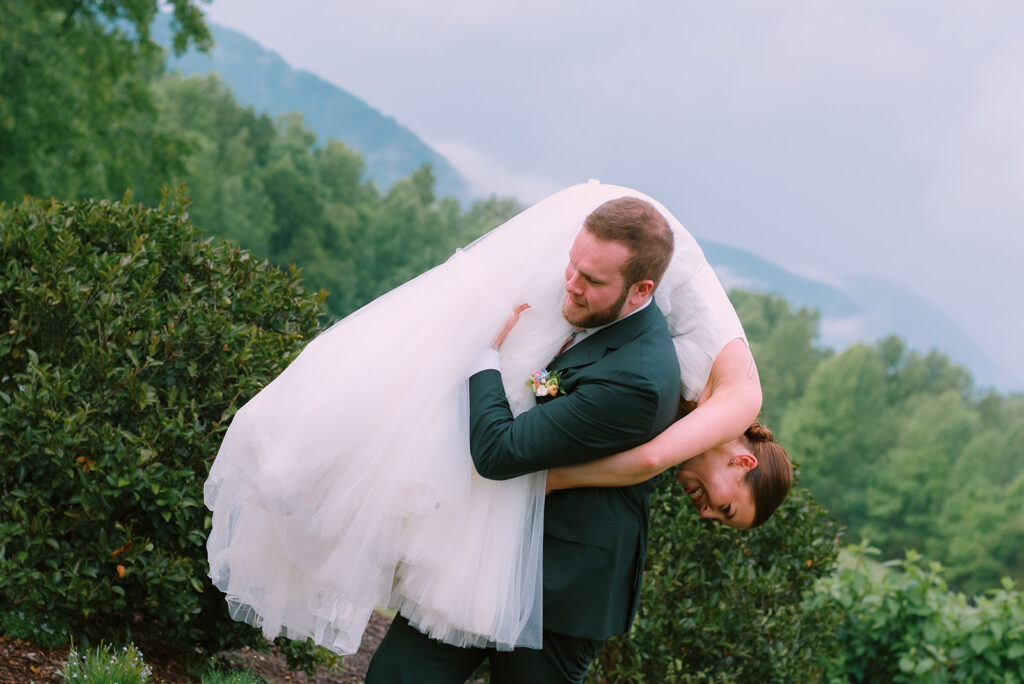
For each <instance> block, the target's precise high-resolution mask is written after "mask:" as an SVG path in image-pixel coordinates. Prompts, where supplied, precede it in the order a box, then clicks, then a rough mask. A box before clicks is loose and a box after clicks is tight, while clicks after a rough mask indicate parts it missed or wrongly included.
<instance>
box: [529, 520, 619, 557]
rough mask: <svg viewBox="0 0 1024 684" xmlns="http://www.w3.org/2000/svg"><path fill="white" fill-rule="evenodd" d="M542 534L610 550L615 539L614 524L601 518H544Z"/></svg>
mask: <svg viewBox="0 0 1024 684" xmlns="http://www.w3.org/2000/svg"><path fill="white" fill-rule="evenodd" d="M544 534H546V535H549V536H551V537H556V538H558V539H561V540H564V541H569V542H574V543H576V544H585V545H586V546H593V547H596V548H599V549H610V548H611V547H612V542H613V541H614V539H615V523H614V521H612V520H605V519H602V518H585V517H582V516H571V515H558V516H555V515H552V516H545V518H544Z"/></svg>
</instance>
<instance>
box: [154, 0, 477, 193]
mask: <svg viewBox="0 0 1024 684" xmlns="http://www.w3.org/2000/svg"><path fill="white" fill-rule="evenodd" d="M167 17H168V15H167V14H166V13H163V14H161V15H160V17H159V18H158V19H157V21H155V22H154V24H153V29H152V30H153V36H154V38H155V39H156V40H157V41H158V42H160V43H161V44H163V45H169V44H170V24H169V21H168V19H167ZM209 26H210V31H211V33H212V34H213V39H214V43H215V44H214V47H213V49H212V50H211V52H210V54H208V55H206V54H203V53H201V52H198V51H196V50H195V49H194V48H193V49H190V50H188V51H187V52H185V53H184V54H183V55H181V56H180V57H176V56H174V55H173V54H169V55H168V57H167V66H168V68H169V69H172V70H178V71H181V72H182V73H184V74H186V75H188V74H207V73H210V72H217V74H218V75H219V76H220V77H221V79H222V80H223V81H224V82H225V83H227V84H228V85H229V86H230V87H231V89H232V92H233V93H234V95H235V98H237V99H238V101H239V102H241V103H242V104H244V105H247V106H252V107H255V108H256V109H257V110H259V111H265V112H267V113H269V114H271V115H273V116H279V115H281V114H287V113H289V112H296V111H297V112H301V113H302V116H303V119H304V121H305V122H306V125H308V126H309V127H310V128H311V129H313V130H314V131H315V132H316V133H317V135H318V136H319V138H320V140H321V141H323V140H326V139H328V138H335V139H338V140H343V141H344V142H345V144H347V145H348V146H349V147H351V148H353V149H355V150H358V151H359V152H360V154H362V156H363V160H364V161H365V162H366V175H367V178H368V179H371V180H373V182H374V183H375V184H376V185H377V186H378V187H379V188H381V189H382V190H387V189H388V188H389V187H390V186H391V185H392V184H393V183H394V182H395V181H397V180H399V179H401V178H405V177H407V176H409V175H411V174H412V172H413V171H415V170H416V169H417V168H419V167H420V166H422V165H423V164H425V163H426V164H430V165H431V167H432V168H433V171H434V176H435V178H436V186H435V187H436V190H437V194H438V195H439V196H449V195H450V196H453V197H457V198H458V199H460V200H462V201H463V202H468V201H469V200H470V199H472V197H471V196H470V192H469V189H468V185H467V183H466V181H465V180H464V179H463V178H462V176H461V175H460V174H459V172H458V171H456V169H455V167H453V166H452V165H451V164H450V163H449V162H448V160H447V159H445V158H444V157H442V156H441V155H440V154H438V153H437V152H435V151H434V150H433V149H432V148H430V147H429V146H428V145H427V144H426V143H424V142H423V141H422V140H421V139H420V138H419V137H417V136H416V134H415V133H413V132H412V131H410V130H409V129H408V128H406V127H405V126H403V125H402V124H400V123H398V122H397V121H395V120H394V119H393V118H391V117H389V116H387V115H385V114H383V113H381V112H379V111H378V110H376V109H374V108H373V107H371V106H370V105H369V104H367V103H366V102H364V101H363V100H361V99H359V98H358V97H356V96H354V95H352V94H351V93H348V92H346V91H345V90H342V89H341V88H339V87H337V86H335V85H333V84H331V83H328V82H327V81H325V80H323V79H322V78H320V77H318V76H316V75H314V74H311V73H309V72H308V71H303V70H301V69H293V68H292V67H291V66H289V65H288V64H287V63H286V62H285V61H284V60H283V59H282V58H281V57H280V56H279V55H278V54H277V53H275V52H272V51H270V50H267V49H266V48H264V47H263V46H261V45H260V44H259V43H257V42H256V41H254V40H252V39H251V38H248V37H247V36H245V35H243V34H241V33H238V32H237V31H232V30H231V29H228V28H224V27H223V26H218V25H216V24H212V23H211V24H210V25H209Z"/></svg>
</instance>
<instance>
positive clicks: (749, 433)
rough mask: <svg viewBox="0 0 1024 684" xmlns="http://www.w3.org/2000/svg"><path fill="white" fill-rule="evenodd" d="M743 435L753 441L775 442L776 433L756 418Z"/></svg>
mask: <svg viewBox="0 0 1024 684" xmlns="http://www.w3.org/2000/svg"><path fill="white" fill-rule="evenodd" d="M743 435H744V436H745V437H746V438H747V439H749V440H750V441H751V442H774V441H775V435H773V434H772V431H771V430H769V429H768V427H767V426H765V425H761V423H759V422H757V421H756V420H755V421H754V422H753V423H752V424H751V425H750V427H748V428H747V430H746V432H744V433H743Z"/></svg>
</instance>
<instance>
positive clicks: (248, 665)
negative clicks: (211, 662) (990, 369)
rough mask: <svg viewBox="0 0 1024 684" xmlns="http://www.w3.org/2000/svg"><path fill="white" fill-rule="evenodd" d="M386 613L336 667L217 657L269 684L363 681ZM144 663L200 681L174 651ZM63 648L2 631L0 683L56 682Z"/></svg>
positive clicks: (266, 656)
mask: <svg viewBox="0 0 1024 684" xmlns="http://www.w3.org/2000/svg"><path fill="white" fill-rule="evenodd" d="M390 623H391V620H390V618H387V617H384V616H383V615H379V614H377V613H374V615H373V617H372V618H371V619H370V624H369V625H368V626H367V628H366V632H365V633H364V634H363V642H362V644H361V645H360V647H359V651H358V652H357V653H354V654H353V655H350V656H346V657H345V658H343V659H342V661H341V667H340V668H339V669H338V670H337V671H327V670H326V669H324V668H321V669H320V670H319V671H317V672H315V673H314V674H313V675H312V676H310V675H307V674H305V673H304V672H294V671H292V670H289V669H288V667H287V665H286V664H285V658H284V656H283V655H281V654H280V653H279V652H277V651H276V650H273V649H272V650H271V651H270V652H269V653H260V652H258V651H253V650H251V649H248V648H244V649H241V650H238V651H232V652H230V653H224V654H221V658H220V659H219V660H220V661H221V662H225V663H227V664H229V665H230V667H233V668H236V669H240V670H246V669H247V670H251V671H252V672H253V673H255V674H257V675H259V676H260V677H263V678H264V679H266V680H267V681H268V682H271V683H272V684H279V683H280V682H296V683H297V684H354V683H356V682H361V681H363V676H364V675H365V674H366V666H367V665H368V664H369V663H370V656H372V655H373V652H374V650H376V648H377V644H379V643H380V640H381V639H382V638H383V637H384V632H386V631H387V628H388V625H389V624H390ZM143 652H144V653H145V657H146V663H147V664H149V666H150V667H151V668H152V669H153V679H154V680H155V681H156V682H159V683H160V684H185V683H192V682H196V681H198V680H197V679H195V678H194V677H190V676H189V674H188V673H187V672H186V671H185V669H184V668H183V667H182V666H181V664H180V663H179V662H178V661H177V658H176V657H175V654H174V653H173V652H170V651H168V652H163V653H161V652H158V651H153V650H152V649H143ZM67 654H68V650H67V647H63V648H56V649H45V648H40V647H38V646H36V645H35V644H32V643H29V642H26V641H22V640H21V639H11V638H9V637H5V636H0V684H29V683H30V682H35V683H36V684H44V683H48V682H60V681H61V679H60V674H59V672H60V668H61V666H62V665H63V663H64V661H65V659H66V658H67Z"/></svg>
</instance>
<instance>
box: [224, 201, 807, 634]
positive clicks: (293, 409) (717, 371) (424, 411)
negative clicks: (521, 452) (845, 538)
mask: <svg viewBox="0 0 1024 684" xmlns="http://www.w3.org/2000/svg"><path fill="white" fill-rule="evenodd" d="M623 196H632V197H639V198H642V199H645V200H647V201H649V202H651V204H653V205H654V206H655V207H656V208H657V209H658V210H659V211H660V212H662V214H663V215H664V216H665V218H666V219H667V220H668V221H669V224H670V225H671V226H672V229H673V231H674V233H675V244H676V248H675V253H674V255H673V258H672V261H671V263H670V265H669V268H668V271H667V272H666V274H665V276H664V278H663V279H662V282H661V284H660V285H659V287H658V290H657V293H656V297H655V302H656V304H657V305H658V306H659V308H660V309H661V310H662V312H663V313H664V314H665V318H666V320H667V322H668V324H669V327H670V329H671V331H672V333H673V339H674V343H675V347H676V352H677V355H678V358H679V362H680V373H681V378H682V385H683V394H684V398H685V399H688V400H699V404H700V405H699V407H698V409H697V410H695V411H693V412H692V413H690V414H689V415H688V416H686V417H685V418H683V419H681V420H680V421H678V422H677V423H676V424H675V425H674V426H672V427H671V428H669V430H668V431H666V433H663V435H662V437H659V438H658V439H656V440H654V441H653V442H651V443H649V444H650V447H649V448H648V449H646V450H644V449H643V448H638V450H633V452H626V453H625V454H620V455H619V456H614V457H611V458H609V459H606V460H605V461H604V462H596V463H595V464H584V465H583V466H580V467H575V468H570V469H558V472H556V471H552V473H551V483H550V486H551V487H557V488H564V487H571V486H584V485H588V486H606V485H609V484H626V483H627V482H626V480H629V481H630V482H628V483H631V482H637V481H642V480H644V479H647V478H649V477H651V476H653V475H654V474H656V473H657V472H660V471H661V470H664V469H665V468H667V467H669V466H670V465H673V464H675V463H678V462H680V461H683V460H685V459H688V458H691V457H693V456H696V455H698V454H699V455H701V456H700V457H699V458H697V459H694V462H703V461H702V459H703V458H704V456H705V455H706V454H710V453H711V452H712V451H713V449H715V448H717V447H718V445H723V444H726V443H730V441H735V440H736V439H737V438H738V437H739V436H740V435H743V433H744V431H745V430H747V428H748V426H750V424H751V422H752V421H753V419H754V417H755V416H756V414H757V412H758V410H759V409H760V402H761V393H760V384H759V381H758V379H757V372H756V368H755V366H754V364H753V359H752V358H751V357H750V353H749V350H748V349H747V346H746V341H745V337H744V333H743V329H742V326H741V325H740V322H739V320H738V318H737V316H736V313H735V311H734V310H733V308H732V306H731V305H730V303H729V300H728V298H727V297H726V294H725V292H724V290H723V288H722V286H721V284H720V283H719V281H718V279H717V277H716V276H715V274H714V272H713V271H712V270H711V267H710V266H709V265H708V264H707V262H706V260H705V259H704V256H703V253H702V251H701V249H700V247H699V246H698V245H697V243H696V241H695V240H694V239H693V238H692V236H690V235H689V233H687V232H686V230H685V229H684V228H683V227H682V225H681V224H680V223H679V222H678V221H676V220H675V219H674V218H673V217H672V215H671V214H670V213H669V212H668V211H667V210H666V209H665V208H664V207H663V206H662V205H660V204H659V203H657V202H656V201H654V200H652V199H651V198H649V197H646V196H645V195H643V194H641V193H639V192H636V191H635V190H631V189H629V188H624V187H618V186H614V185H605V184H600V183H597V182H596V181H591V182H589V183H586V184H581V185H576V186H573V187H571V188H568V189H567V190H564V191H562V192H559V193H557V194H555V195H553V196H552V197H550V198H548V199H546V200H544V201H542V202H540V203H538V204H537V205H535V206H533V207H531V208H530V209H528V210H526V211H524V212H522V213H521V214H519V215H518V216H516V217H514V218H512V219H511V220H509V221H508V222H506V223H505V224H503V225H501V226H499V227H498V228H496V229H495V230H493V231H492V232H490V233H489V234H487V235H485V236H484V237H482V238H480V239H479V240H477V241H476V242H474V243H473V244H471V245H470V246H468V247H467V248H465V249H463V250H458V251H456V253H455V254H454V255H453V256H452V257H451V258H450V259H449V260H448V261H447V262H445V263H444V264H442V265H440V266H438V267H436V268H434V269H432V270H430V271H428V272H426V273H424V274H423V275H421V276H419V277H418V278H415V279H414V280H412V281H410V282H408V283H406V284H404V285H402V286H401V287H399V288H397V289H395V290H393V291H391V292H389V293H387V294H386V295H384V296H382V297H380V298H378V299H377V300H375V301H373V302H371V303H370V304H368V305H367V306H365V307H364V308H362V309H360V310H359V311H357V312H355V313H354V314H352V315H351V316H348V317H347V318H345V319H344V320H342V321H340V322H338V323H337V324H336V325H334V326H333V327H331V328H330V329H328V330H326V331H325V332H324V333H322V334H321V335H319V336H318V337H317V338H316V339H314V340H313V341H312V342H310V343H309V345H308V346H307V347H306V348H305V349H304V350H303V351H302V353H301V354H300V355H299V356H298V357H297V358H296V359H295V361H294V362H293V363H292V364H291V365H290V366H288V368H287V369H285V371H284V372H283V373H282V374H281V375H280V376H278V377H277V378H276V379H275V380H274V381H273V382H271V383H270V384H269V385H267V386H266V387H265V388H264V389H263V390H262V391H261V392H260V393H259V394H257V395H256V396H255V397H254V398H253V399H252V400H251V401H250V402H248V403H247V404H246V405H245V406H243V407H242V408H241V409H240V410H239V411H238V413H237V414H236V415H235V417H234V419H233V420H232V423H231V426H230V428H229V429H228V431H227V434H226V435H225V438H224V441H223V443H222V445H221V449H220V451H219V453H218V454H217V458H216V460H215V462H214V464H213V466H212V468H211V471H210V475H209V479H208V480H207V483H206V487H205V500H206V505H207V506H208V507H209V508H210V510H212V511H213V527H212V530H211V533H210V537H209V541H208V544H207V546H208V553H209V561H210V576H211V578H212V579H213V582H214V584H215V585H216V586H217V587H218V588H219V589H221V590H222V591H223V592H224V593H225V594H226V597H227V601H228V605H229V608H230V611H231V614H232V616H233V617H234V618H235V619H237V620H243V621H246V622H248V623H250V624H252V625H254V626H256V627H259V628H261V629H262V630H263V632H264V634H265V635H266V636H267V638H274V637H276V636H278V635H279V634H284V635H285V636H287V637H289V638H295V639H305V638H306V637H312V638H313V640H314V641H315V642H316V643H318V644H321V645H323V646H326V647H327V648H329V649H331V650H333V651H335V652H338V653H341V654H347V653H354V652H355V651H356V650H357V649H358V647H359V643H360V639H361V636H362V633H363V630H364V629H365V627H366V624H367V622H368V620H369V617H370V615H371V613H372V611H373V610H374V608H375V607H382V606H388V607H390V608H393V609H397V610H399V611H400V612H401V613H402V615H404V616H405V617H406V618H408V619H409V621H410V623H411V624H412V625H413V626H414V627H416V628H417V629H419V630H420V631H422V632H424V633H425V634H428V635H429V636H432V637H434V638H437V639H440V640H441V641H444V642H446V643H450V644H454V645H457V646H490V647H494V648H497V649H500V650H510V649H512V648H514V647H520V646H525V647H532V648H537V647H539V646H540V643H541V619H542V616H541V609H540V601H541V589H540V579H541V577H540V572H539V571H540V567H541V557H540V549H541V541H542V537H543V510H544V496H545V486H546V483H547V480H546V474H545V473H543V472H541V473H535V474H532V475H527V476H523V477H519V478H515V479H512V480H506V481H502V482H496V481H491V480H486V479H484V478H482V477H480V476H479V475H478V474H477V473H476V472H475V471H474V469H473V466H472V461H471V459H470V455H469V443H468V425H469V417H468V411H469V407H468V389H467V383H466V378H467V377H468V376H469V374H470V373H471V371H472V365H473V363H474V360H475V358H476V355H477V353H478V351H479V350H481V349H483V348H485V347H486V346H487V345H488V344H489V343H490V342H491V338H492V337H493V335H494V333H495V331H497V330H498V329H499V328H500V327H501V325H502V323H503V322H504V321H505V319H506V317H507V315H508V312H509V311H511V310H512V309H513V308H514V307H515V306H516V305H517V304H519V303H521V302H529V303H530V304H531V311H530V312H529V313H528V314H526V315H524V316H523V317H522V319H521V320H520V322H519V323H518V324H517V325H516V326H515V327H514V328H513V329H512V331H511V333H510V334H509V336H508V338H507V341H506V342H505V343H504V344H503V345H502V347H501V371H502V377H503V378H504V379H505V391H506V394H507V395H508V398H509V401H510V404H511V407H512V410H513V412H514V413H516V414H518V413H520V412H522V411H525V410H527V409H529V408H530V406H532V405H533V403H534V396H533V394H532V392H531V390H530V389H529V388H528V387H527V383H526V382H525V381H526V379H528V378H529V377H530V374H531V373H532V372H533V371H534V370H536V369H537V368H542V367H544V364H546V363H547V361H549V360H550V359H551V358H552V357H553V356H554V355H555V353H556V352H557V350H558V347H559V345H560V343H561V342H562V340H564V339H565V337H566V335H567V334H568V332H569V330H570V327H569V324H568V323H567V322H565V320H564V319H563V318H562V315H561V301H562V299H563V297H564V289H563V288H564V282H563V280H562V273H563V271H564V266H565V260H566V258H567V257H566V255H567V253H568V250H569V246H570V245H571V243H572V240H573V238H574V236H575V235H576V232H577V231H578V230H579V228H580V226H581V225H582V223H583V219H584V218H585V217H586V215H587V214H588V213H589V212H590V211H591V210H592V209H594V208H595V207H597V206H598V205H600V204H602V203H604V202H605V201H607V200H610V199H614V198H617V197H623ZM410 248H415V245H411V246H410ZM709 458H710V457H709ZM680 477H681V478H682V475H681V476H680ZM693 477H696V475H694V476H693ZM680 481H683V480H682V479H681V480H680ZM697 481H698V480H697V479H693V480H692V482H697ZM707 481H711V480H710V479H708V480H707ZM700 482H702V483H703V482H705V480H700ZM684 484H686V483H684ZM690 486H693V487H697V485H692V483H691V485H690ZM787 488H788V487H787ZM688 491H689V489H688ZM694 491H695V492H697V489H695V490H694ZM698 494H699V496H700V497H703V496H709V495H710V494H705V493H704V492H703V490H700V491H699V492H698ZM784 495H785V494H784V493H783V496H784ZM694 500H695V505H698V509H700V505H699V502H700V501H699V498H698V497H695V499H694ZM777 503H778V502H777V501H776V502H775V503H774V504H772V505H771V506H770V508H771V509H774V505H777ZM758 508H759V509H761V508H762V507H761V505H760V504H758ZM770 512H771V511H770V510H768V512H767V514H770ZM757 513H758V516H759V517H761V519H763V517H766V515H765V513H764V510H758V512H757ZM751 515H753V513H752V514H751ZM712 517H713V516H712ZM753 520H754V523H755V524H756V523H757V522H759V521H758V520H757V518H753Z"/></svg>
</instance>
